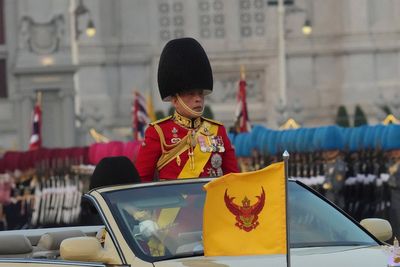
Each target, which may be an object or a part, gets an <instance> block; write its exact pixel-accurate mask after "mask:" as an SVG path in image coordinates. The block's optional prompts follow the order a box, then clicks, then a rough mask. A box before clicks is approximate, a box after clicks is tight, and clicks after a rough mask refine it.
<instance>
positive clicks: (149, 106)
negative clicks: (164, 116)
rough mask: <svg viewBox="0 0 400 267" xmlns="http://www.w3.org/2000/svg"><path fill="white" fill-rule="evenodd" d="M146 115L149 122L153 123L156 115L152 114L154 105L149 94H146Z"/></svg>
mask: <svg viewBox="0 0 400 267" xmlns="http://www.w3.org/2000/svg"><path fill="white" fill-rule="evenodd" d="M146 109H147V115H148V116H149V119H150V121H155V120H156V119H157V118H156V114H155V112H154V105H153V97H152V96H151V93H148V94H147V107H146Z"/></svg>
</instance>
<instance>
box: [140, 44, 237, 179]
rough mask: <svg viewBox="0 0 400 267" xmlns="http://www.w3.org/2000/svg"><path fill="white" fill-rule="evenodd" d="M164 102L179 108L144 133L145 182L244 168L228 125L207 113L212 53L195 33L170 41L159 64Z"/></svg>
mask: <svg viewBox="0 0 400 267" xmlns="http://www.w3.org/2000/svg"><path fill="white" fill-rule="evenodd" d="M158 87H159V91H160V95H161V98H162V100H163V101H170V102H171V103H172V105H173V106H174V108H175V113H174V114H173V115H172V116H169V117H166V118H164V119H161V120H159V121H156V122H153V123H151V124H150V126H149V127H148V128H147V130H146V132H145V139H144V142H143V144H142V147H141V149H140V150H139V153H138V157H137V161H136V167H137V169H138V171H139V174H140V177H141V179H142V181H144V182H147V181H153V179H154V174H155V171H156V170H157V171H158V176H159V178H160V179H167V180H168V179H179V178H194V177H215V176H221V175H223V174H227V173H230V172H239V169H238V165H237V161H236V158H235V153H234V150H233V148H232V145H231V142H230V140H229V138H228V136H227V132H226V129H225V127H224V126H223V125H222V124H221V123H219V122H216V121H213V120H210V119H207V118H204V117H202V114H203V110H204V97H205V95H207V94H210V93H211V91H212V88H213V76H212V70H211V65H210V62H209V60H208V57H207V55H206V53H205V51H204V49H203V48H202V47H201V45H200V44H199V43H198V42H197V41H196V40H194V39H192V38H181V39H174V40H171V41H170V42H168V43H167V44H166V46H165V47H164V49H163V51H162V53H161V57H160V62H159V66H158Z"/></svg>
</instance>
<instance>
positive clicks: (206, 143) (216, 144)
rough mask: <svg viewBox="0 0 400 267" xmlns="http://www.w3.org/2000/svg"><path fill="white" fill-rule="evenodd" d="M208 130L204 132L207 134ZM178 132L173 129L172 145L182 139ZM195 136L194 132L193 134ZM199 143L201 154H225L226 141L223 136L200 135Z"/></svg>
mask: <svg viewBox="0 0 400 267" xmlns="http://www.w3.org/2000/svg"><path fill="white" fill-rule="evenodd" d="M206 129H207V128H205V129H204V132H206V133H207V130H206ZM177 133H178V130H177V129H176V128H175V127H174V128H173V129H172V136H173V138H171V143H173V144H176V143H178V142H179V141H181V139H180V138H179V137H178V135H177ZM193 134H194V132H193ZM197 142H198V143H199V145H200V150H201V152H209V153H210V152H220V153H223V152H225V147H224V141H223V139H222V136H218V135H217V136H214V135H203V134H199V136H198V137H197ZM192 146H193V147H194V146H196V144H192Z"/></svg>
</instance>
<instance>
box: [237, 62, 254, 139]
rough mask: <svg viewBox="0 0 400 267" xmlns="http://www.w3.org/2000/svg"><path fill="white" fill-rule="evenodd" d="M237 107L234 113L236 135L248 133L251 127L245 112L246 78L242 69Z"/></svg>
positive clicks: (242, 68)
mask: <svg viewBox="0 0 400 267" xmlns="http://www.w3.org/2000/svg"><path fill="white" fill-rule="evenodd" d="M236 100H237V104H236V105H237V106H236V112H235V117H236V119H235V128H236V131H237V132H238V133H244V132H249V131H250V130H251V125H250V121H249V114H248V112H247V101H246V78H245V72H244V67H243V66H241V68H240V81H239V88H238V93H237V97H236Z"/></svg>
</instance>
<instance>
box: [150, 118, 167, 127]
mask: <svg viewBox="0 0 400 267" xmlns="http://www.w3.org/2000/svg"><path fill="white" fill-rule="evenodd" d="M171 118H172V116H167V117H165V118H162V119H159V120H157V121H153V122H150V125H155V124H159V123H161V122H163V121H167V120H169V119H171Z"/></svg>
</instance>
